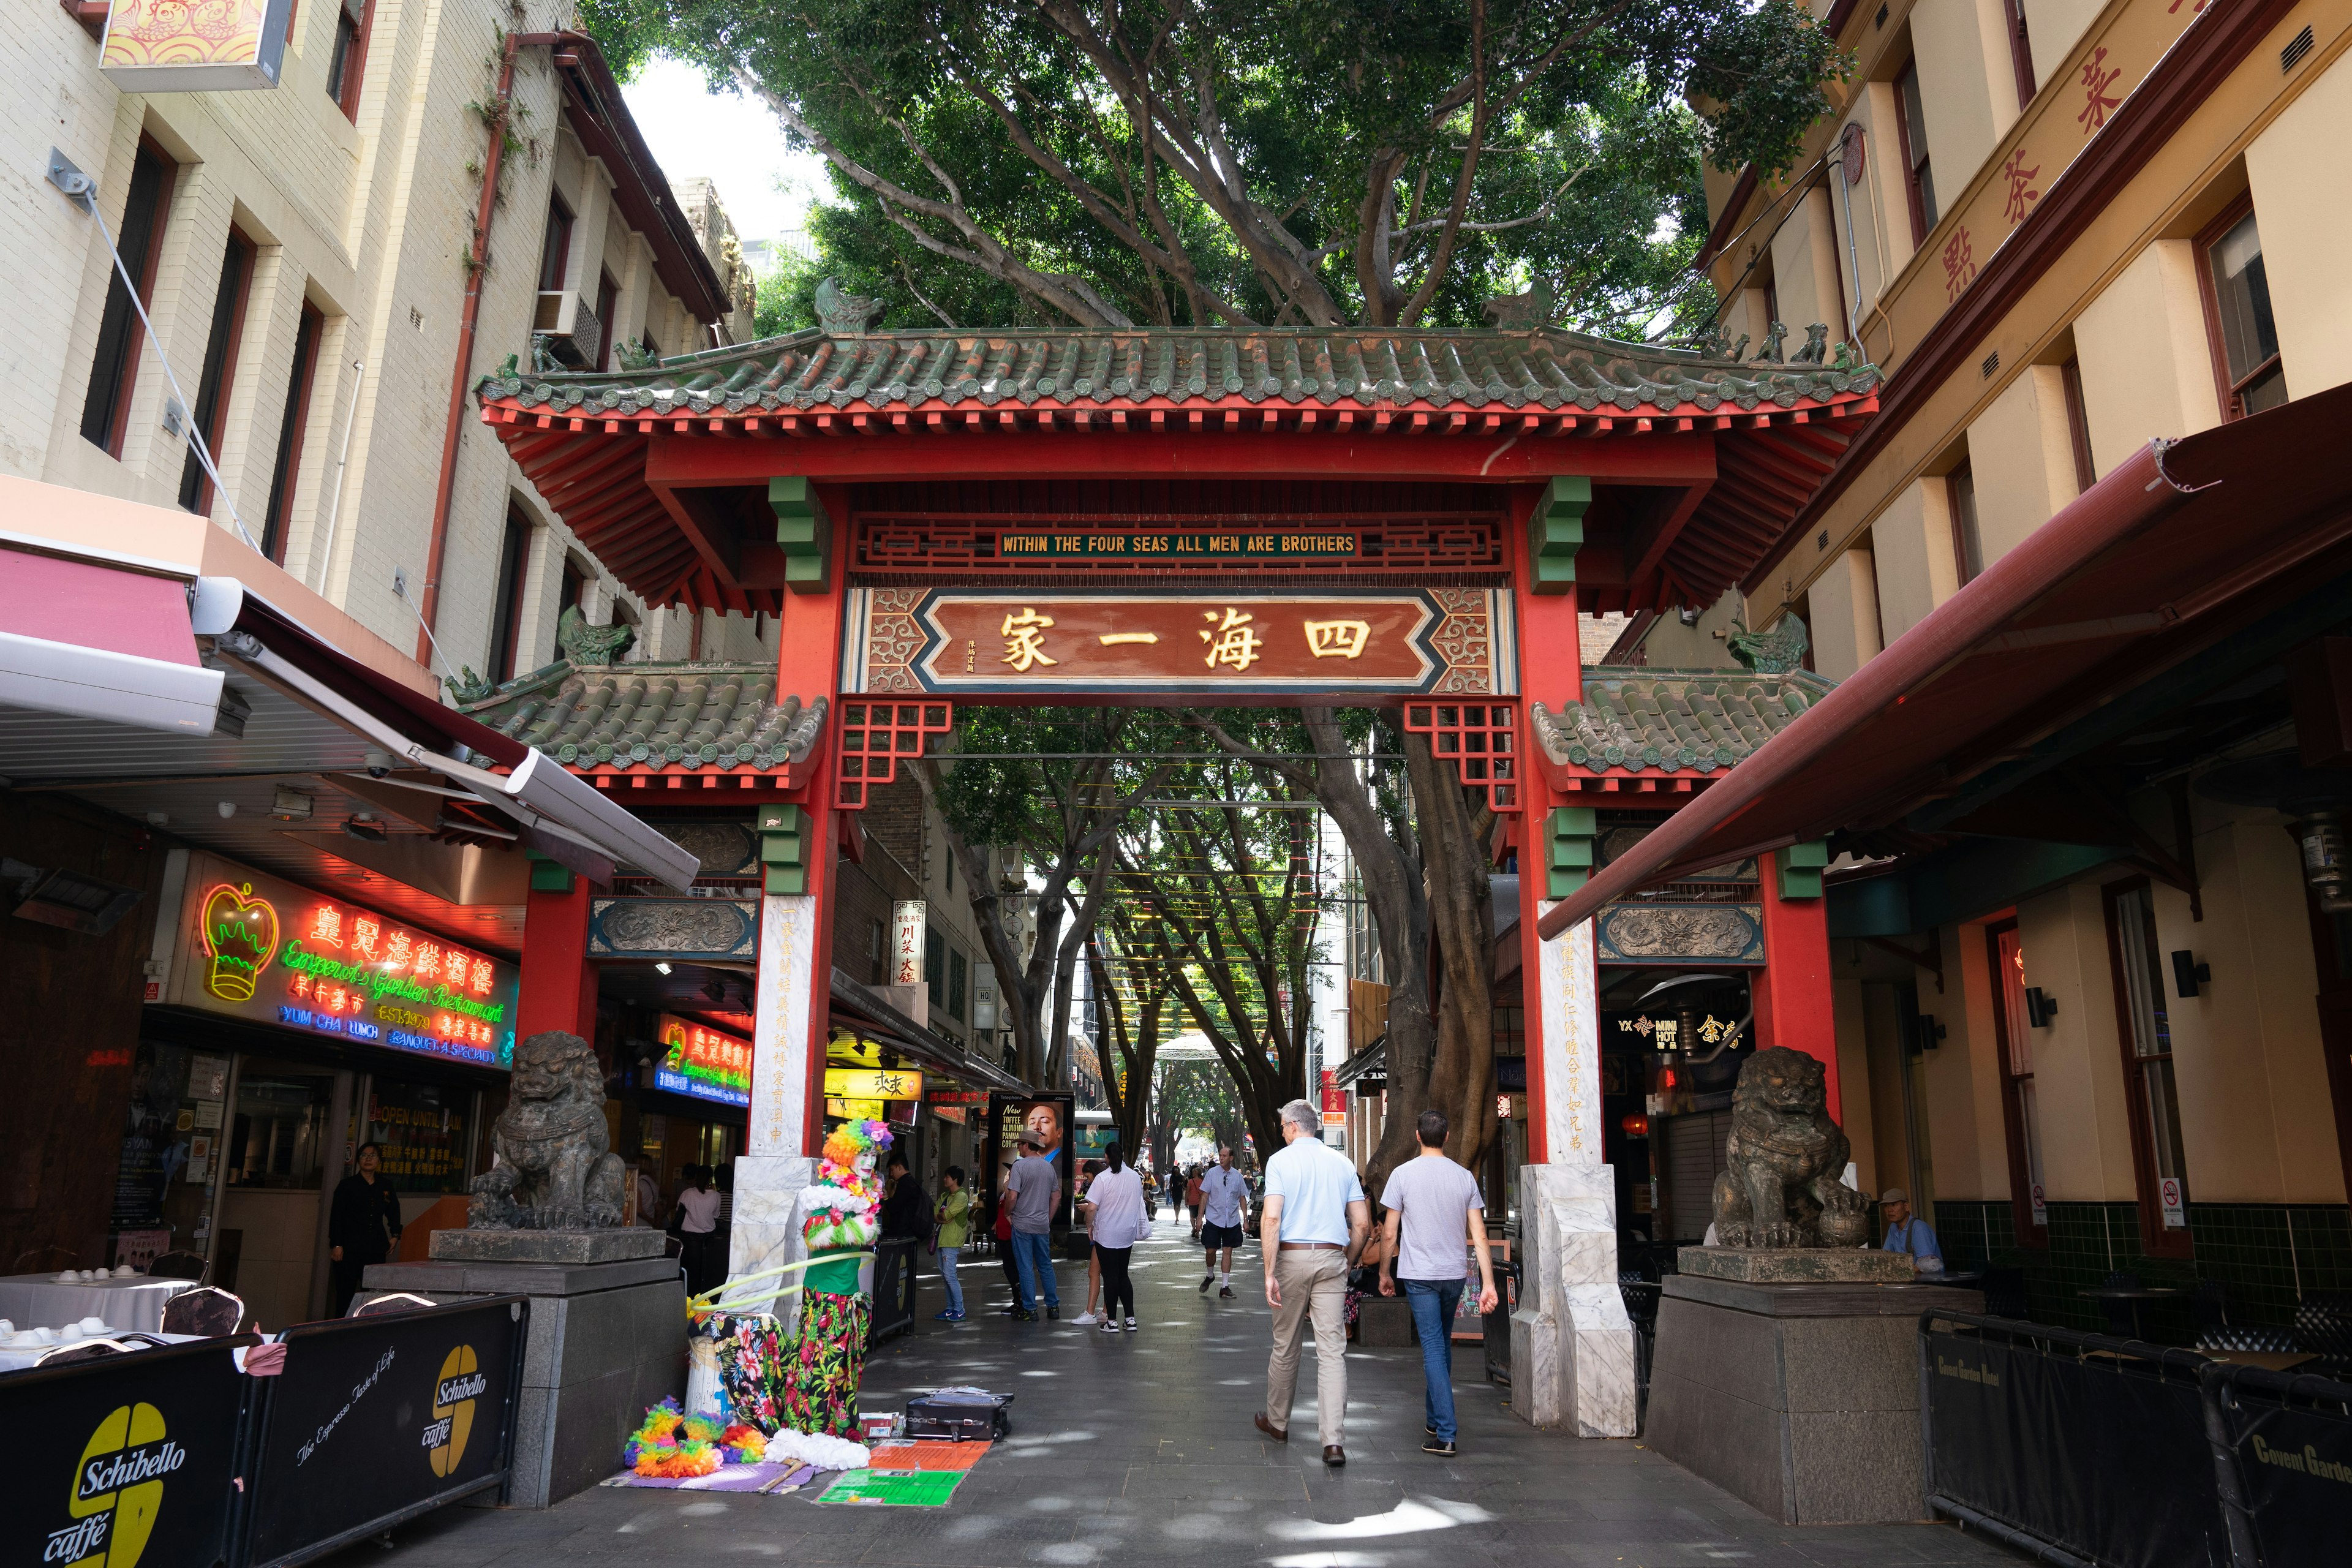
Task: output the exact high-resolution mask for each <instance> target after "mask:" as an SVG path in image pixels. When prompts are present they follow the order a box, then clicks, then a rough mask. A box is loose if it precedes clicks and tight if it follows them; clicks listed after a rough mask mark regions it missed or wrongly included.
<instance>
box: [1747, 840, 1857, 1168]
mask: <svg viewBox="0 0 2352 1568" xmlns="http://www.w3.org/2000/svg"><path fill="white" fill-rule="evenodd" d="M1780 859H1781V857H1780V856H1779V855H1764V856H1759V857H1758V858H1757V863H1756V868H1757V872H1758V877H1759V880H1760V881H1761V882H1762V884H1763V894H1764V967H1763V968H1762V969H1760V970H1759V971H1757V972H1756V977H1755V979H1754V980H1753V981H1752V982H1750V985H1749V993H1750V995H1751V996H1752V997H1753V999H1754V1002H1755V1006H1756V1047H1757V1049H1759V1050H1766V1049H1769V1048H1770V1047H1774V1046H1785V1047H1788V1048H1789V1049H1790V1050H1792V1051H1802V1052H1804V1053H1805V1054H1806V1055H1807V1056H1809V1057H1818V1058H1820V1059H1821V1063H1822V1069H1823V1075H1824V1077H1825V1078H1826V1079H1828V1082H1829V1091H1830V1115H1831V1116H1832V1118H1833V1119H1835V1120H1836V1121H1839V1122H1840V1123H1841V1124H1843V1122H1844V1121H1845V1116H1844V1114H1843V1112H1842V1111H1841V1110H1839V1108H1838V1059H1837V1029H1836V1026H1835V1024H1834V1021H1833V1019H1832V1014H1831V1008H1832V1001H1831V996H1830V928H1829V900H1826V899H1823V898H1822V897H1820V896H1818V895H1815V896H1813V897H1811V898H1796V899H1791V898H1787V897H1785V896H1783V894H1782V892H1781V883H1780Z"/></svg>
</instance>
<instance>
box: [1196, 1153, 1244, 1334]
mask: <svg viewBox="0 0 2352 1568" xmlns="http://www.w3.org/2000/svg"><path fill="white" fill-rule="evenodd" d="M1249 1198H1250V1191H1249V1179H1248V1178H1247V1177H1245V1176H1244V1175H1243V1174H1242V1173H1240V1172H1239V1171H1236V1170H1234V1152H1233V1149H1232V1147H1231V1145H1228V1146H1226V1147H1224V1148H1222V1149H1220V1150H1218V1151H1217V1163H1215V1164H1214V1165H1212V1166H1210V1167H1209V1173H1208V1174H1207V1175H1205V1176H1202V1178H1201V1218H1202V1224H1201V1245H1202V1247H1204V1248H1205V1249H1206V1251H1205V1255H1204V1256H1203V1257H1202V1261H1201V1267H1202V1269H1203V1270H1204V1272H1203V1273H1202V1276H1201V1294H1202V1295H1203V1296H1205V1295H1207V1294H1208V1293H1209V1286H1210V1284H1211V1283H1212V1282H1214V1284H1215V1285H1216V1287H1217V1295H1218V1297H1219V1298H1220V1299H1221V1300H1227V1301H1230V1300H1233V1299H1234V1248H1235V1247H1239V1246H1240V1245H1241V1244H1242V1238H1243V1237H1244V1236H1246V1235H1247V1234H1248V1227H1249ZM1220 1254H1222V1255H1223V1256H1222V1257H1220V1256H1219V1255H1220Z"/></svg>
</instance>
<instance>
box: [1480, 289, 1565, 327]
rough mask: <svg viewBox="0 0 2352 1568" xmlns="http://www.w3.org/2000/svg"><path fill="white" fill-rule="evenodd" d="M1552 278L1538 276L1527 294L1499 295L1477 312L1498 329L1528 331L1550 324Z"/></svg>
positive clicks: (1488, 323)
mask: <svg viewBox="0 0 2352 1568" xmlns="http://www.w3.org/2000/svg"><path fill="white" fill-rule="evenodd" d="M1551 307H1552V293H1551V279H1549V278H1538V279H1536V280H1535V281H1534V282H1533V283H1532V284H1529V285H1528V289H1527V290H1526V291H1525V292H1524V293H1518V294H1497V295H1496V296H1495V297H1494V298H1493V299H1491V300H1487V301H1486V309H1484V310H1481V311H1479V312H1478V313H1479V314H1480V315H1481V316H1482V317H1484V318H1485V319H1486V323H1487V325H1489V326H1491V327H1493V328H1495V329H1496V331H1505V332H1526V331H1536V330H1538V328H1542V327H1548V326H1549V325H1551V315H1552V310H1551Z"/></svg>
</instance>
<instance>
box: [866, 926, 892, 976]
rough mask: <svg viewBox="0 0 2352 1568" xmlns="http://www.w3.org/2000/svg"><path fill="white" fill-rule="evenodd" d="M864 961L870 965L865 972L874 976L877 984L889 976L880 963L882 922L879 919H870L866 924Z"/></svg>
mask: <svg viewBox="0 0 2352 1568" xmlns="http://www.w3.org/2000/svg"><path fill="white" fill-rule="evenodd" d="M866 963H868V964H870V965H871V966H872V967H871V968H870V969H869V970H868V971H867V973H870V974H872V975H873V976H874V984H877V985H879V984H882V983H883V982H884V981H886V980H887V979H888V978H889V975H888V974H887V973H886V972H885V971H884V969H883V965H882V922H881V921H870V922H868V924H867V926H866Z"/></svg>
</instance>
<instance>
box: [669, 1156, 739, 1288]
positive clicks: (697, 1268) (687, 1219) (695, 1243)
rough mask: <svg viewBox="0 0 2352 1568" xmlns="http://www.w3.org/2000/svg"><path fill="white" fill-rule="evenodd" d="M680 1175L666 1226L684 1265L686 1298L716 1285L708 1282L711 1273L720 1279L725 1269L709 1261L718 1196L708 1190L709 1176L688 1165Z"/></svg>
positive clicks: (722, 1263)
mask: <svg viewBox="0 0 2352 1568" xmlns="http://www.w3.org/2000/svg"><path fill="white" fill-rule="evenodd" d="M684 1174H685V1180H686V1184H685V1186H683V1187H681V1188H680V1189H679V1190H678V1194H677V1204H676V1205H673V1206H672V1209H671V1213H670V1224H671V1225H672V1226H675V1227H677V1238H678V1242H679V1244H680V1245H679V1251H680V1254H681V1256H680V1258H679V1261H680V1262H682V1263H684V1264H685V1265H686V1288H687V1289H688V1292H689V1293H690V1294H693V1295H700V1294H701V1293H702V1292H704V1291H705V1290H708V1289H711V1288H712V1287H713V1286H715V1285H717V1284H719V1282H720V1281H719V1279H712V1278H711V1275H712V1274H713V1273H714V1272H718V1273H719V1274H720V1275H721V1277H722V1278H723V1277H724V1271H725V1269H726V1263H725V1261H724V1260H723V1259H714V1258H712V1257H711V1254H712V1253H713V1252H714V1251H715V1250H717V1249H716V1248H715V1247H713V1246H712V1245H711V1244H712V1242H713V1240H714V1239H715V1237H714V1236H713V1235H712V1233H713V1232H714V1231H716V1230H717V1229H718V1227H719V1194H718V1193H716V1192H714V1191H713V1190H712V1189H711V1187H710V1185H709V1181H710V1173H709V1171H708V1170H707V1169H706V1168H704V1167H703V1166H700V1165H688V1167H687V1168H686V1171H685V1173H684ZM714 1264H716V1268H715V1269H714V1267H713V1265H714Z"/></svg>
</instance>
